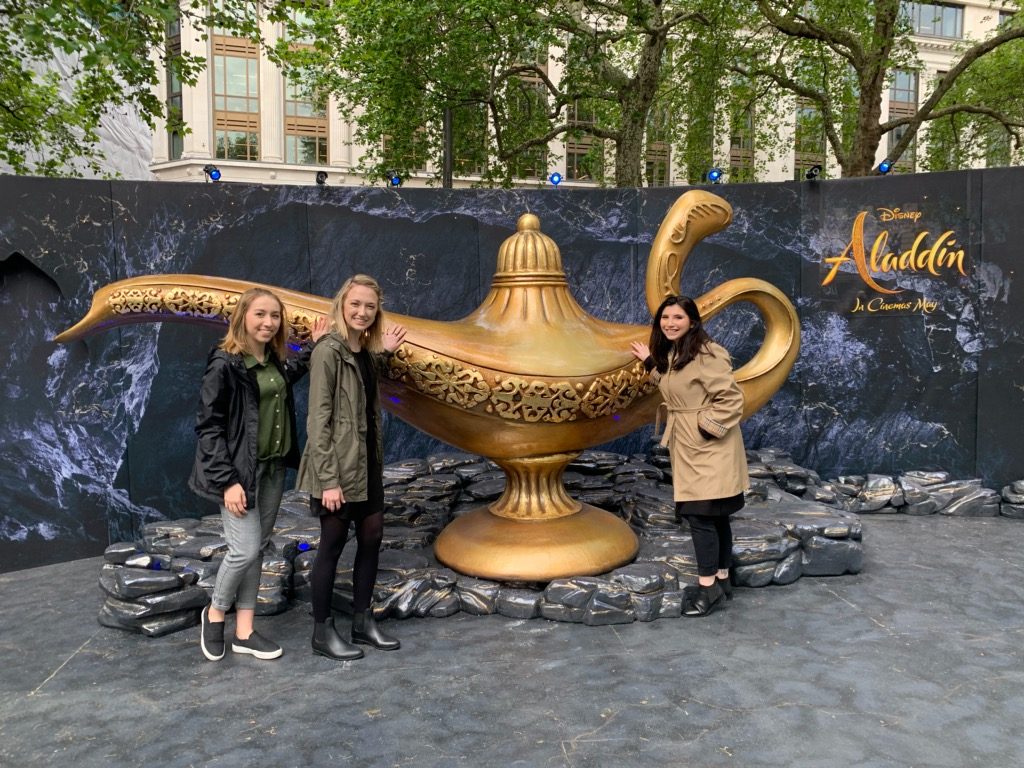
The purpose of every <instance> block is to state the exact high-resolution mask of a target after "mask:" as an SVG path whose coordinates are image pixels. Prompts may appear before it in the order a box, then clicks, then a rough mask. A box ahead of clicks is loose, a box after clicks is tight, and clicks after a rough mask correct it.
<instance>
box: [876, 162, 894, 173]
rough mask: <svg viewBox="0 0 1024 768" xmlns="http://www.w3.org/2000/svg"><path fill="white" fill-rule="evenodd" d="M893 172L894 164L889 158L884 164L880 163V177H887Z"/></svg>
mask: <svg viewBox="0 0 1024 768" xmlns="http://www.w3.org/2000/svg"><path fill="white" fill-rule="evenodd" d="M891 170H892V163H890V162H889V159H888V158H886V159H885V160H883V161H882V162H880V163H879V164H878V175H879V176H885V174H887V173H888V172H889V171H891Z"/></svg>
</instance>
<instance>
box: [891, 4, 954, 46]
mask: <svg viewBox="0 0 1024 768" xmlns="http://www.w3.org/2000/svg"><path fill="white" fill-rule="evenodd" d="M903 12H904V13H905V14H906V16H907V19H908V21H909V22H910V26H911V28H912V29H913V30H914V34H915V35H924V36H926V37H949V38H957V39H959V38H962V37H963V36H964V7H963V6H962V5H953V4H945V3H903Z"/></svg>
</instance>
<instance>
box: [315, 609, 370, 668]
mask: <svg viewBox="0 0 1024 768" xmlns="http://www.w3.org/2000/svg"><path fill="white" fill-rule="evenodd" d="M312 645H313V653H317V654H320V655H321V656H326V657H327V658H329V659H337V660H338V661H353V660H355V659H361V658H363V651H362V649H360V648H356V647H355V646H354V645H352V644H351V643H349V642H347V641H346V640H345V638H343V637H342V636H341V635H339V634H338V631H337V630H336V629H335V628H334V617H333V616H332V617H331V618H329V619H327V620H326V621H324V622H322V623H321V622H316V623H314V624H313V642H312Z"/></svg>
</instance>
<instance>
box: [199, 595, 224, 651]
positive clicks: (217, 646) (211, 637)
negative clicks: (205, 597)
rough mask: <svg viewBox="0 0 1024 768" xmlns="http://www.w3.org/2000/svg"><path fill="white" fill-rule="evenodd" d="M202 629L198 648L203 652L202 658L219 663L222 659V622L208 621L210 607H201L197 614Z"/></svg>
mask: <svg viewBox="0 0 1024 768" xmlns="http://www.w3.org/2000/svg"><path fill="white" fill-rule="evenodd" d="M199 617H200V620H201V622H202V627H201V628H200V630H199V647H200V648H202V650H203V656H205V657H206V658H208V659H209V660H210V661H220V660H221V659H223V658H224V622H223V621H210V606H209V605H206V606H203V610H202V612H201V613H200V614H199Z"/></svg>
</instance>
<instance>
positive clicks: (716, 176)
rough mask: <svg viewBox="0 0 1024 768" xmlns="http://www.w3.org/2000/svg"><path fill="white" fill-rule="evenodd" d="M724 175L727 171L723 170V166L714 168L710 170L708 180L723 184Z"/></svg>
mask: <svg viewBox="0 0 1024 768" xmlns="http://www.w3.org/2000/svg"><path fill="white" fill-rule="evenodd" d="M724 175H725V171H723V170H722V169H721V168H712V169H711V170H710V171H708V181H710V182H711V183H712V184H721V183H722V177H723V176H724Z"/></svg>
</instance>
